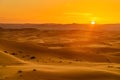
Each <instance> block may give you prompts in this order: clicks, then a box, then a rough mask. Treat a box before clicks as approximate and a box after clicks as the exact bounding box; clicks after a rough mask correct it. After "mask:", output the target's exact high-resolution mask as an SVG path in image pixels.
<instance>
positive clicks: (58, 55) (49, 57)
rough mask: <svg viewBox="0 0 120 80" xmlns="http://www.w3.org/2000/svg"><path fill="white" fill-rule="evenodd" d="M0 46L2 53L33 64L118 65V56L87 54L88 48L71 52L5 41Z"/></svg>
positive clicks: (0, 41)
mask: <svg viewBox="0 0 120 80" xmlns="http://www.w3.org/2000/svg"><path fill="white" fill-rule="evenodd" d="M0 44H1V45H0V47H1V49H2V50H3V51H7V52H8V53H10V54H11V55H14V56H16V57H18V58H22V59H23V60H31V61H34V62H42V61H41V60H44V61H46V62H48V63H49V62H50V61H52V63H53V62H54V60H55V61H56V60H57V62H59V61H61V60H71V61H78V62H99V63H100V62H104V63H105V62H106V63H120V57H119V56H113V55H109V54H97V53H93V52H89V48H81V50H85V51H86V52H83V51H72V50H70V49H66V48H65V49H49V48H47V47H43V46H39V45H34V44H32V43H27V42H15V41H7V40H0ZM87 50H88V51H87ZM31 58H34V59H31ZM62 62H64V61H62Z"/></svg>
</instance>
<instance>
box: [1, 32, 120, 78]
mask: <svg viewBox="0 0 120 80" xmlns="http://www.w3.org/2000/svg"><path fill="white" fill-rule="evenodd" d="M20 32H21V33H20ZM20 32H19V30H18V32H16V30H13V32H10V31H9V30H8V31H7V30H6V32H3V33H2V32H1V34H2V35H0V36H1V38H0V80H120V56H119V52H120V49H119V44H117V43H116V44H117V45H116V44H115V45H112V46H111V45H110V44H109V45H108V42H107V40H108V39H106V38H104V39H105V40H106V43H104V42H100V41H97V40H95V41H96V42H95V41H94V40H93V41H92V42H90V41H81V39H80V42H78V41H77V42H71V41H72V40H71V41H70V42H69V40H68V42H69V43H65V42H67V41H64V39H63V40H62V41H63V43H62V41H61V43H59V40H58V41H56V40H54V38H52V40H51V39H49V36H48V34H49V35H50V36H52V37H53V35H55V33H57V31H55V32H49V31H47V32H46V34H43V33H44V31H42V32H40V33H42V35H40V33H39V34H37V32H34V30H32V31H30V32H29V30H27V31H26V30H24V31H20ZM26 32H27V34H26ZM33 32H34V33H33ZM64 33H67V32H63V34H64ZM16 34H19V36H18V35H16ZM25 34H26V35H25ZM58 34H59V37H61V35H60V33H59V32H58ZM58 34H57V35H58ZM67 34H68V33H67ZM78 34H79V33H77V35H76V36H78ZM11 35H12V36H11ZM36 35H37V38H36ZM43 35H44V36H45V35H47V37H42V38H46V39H45V40H47V41H48V42H46V43H44V41H43V40H42V39H38V38H41V36H43ZM21 36H22V37H21ZM67 36H68V35H67ZM97 36H98V35H97ZM55 37H56V35H55ZM70 37H71V36H70ZM93 37H95V36H93ZM24 38H25V39H26V38H27V39H28V40H25V39H24ZM62 38H63V36H62ZM71 38H74V36H73V37H71ZM71 38H69V39H71ZM55 39H57V38H55ZM78 39H79V38H78ZM19 40H20V41H19ZM30 40H32V41H30ZM37 40H38V42H40V43H37ZM39 40H40V41H39ZM49 41H50V42H49ZM73 41H74V40H73ZM99 44H100V45H101V44H102V46H100V45H99ZM83 46H84V47H83Z"/></svg>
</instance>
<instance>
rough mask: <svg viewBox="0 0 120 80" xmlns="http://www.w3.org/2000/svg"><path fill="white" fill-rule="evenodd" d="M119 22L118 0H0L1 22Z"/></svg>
mask: <svg viewBox="0 0 120 80" xmlns="http://www.w3.org/2000/svg"><path fill="white" fill-rule="evenodd" d="M90 21H96V23H99V24H105V23H120V0H0V23H65V24H66V23H82V24H84V23H90Z"/></svg>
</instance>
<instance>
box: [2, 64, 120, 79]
mask: <svg viewBox="0 0 120 80" xmlns="http://www.w3.org/2000/svg"><path fill="white" fill-rule="evenodd" d="M84 65H86V64H85V63H84ZM88 65H89V64H88ZM102 66H103V65H102ZM102 66H101V67H102ZM99 67H100V66H99ZM105 68H106V67H105V66H104V69H100V68H98V67H95V65H94V66H90V65H89V66H88V67H86V66H80V65H79V66H75V65H63V66H60V65H58V66H55V65H35V66H30V65H26V66H25V65H24V66H11V67H6V68H4V69H1V71H2V70H3V71H7V70H8V72H7V73H4V75H3V76H2V78H3V80H24V79H25V80H119V79H120V74H119V72H116V71H115V70H117V69H115V68H113V69H114V70H110V69H108V70H105Z"/></svg>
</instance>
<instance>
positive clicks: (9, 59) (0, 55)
mask: <svg viewBox="0 0 120 80" xmlns="http://www.w3.org/2000/svg"><path fill="white" fill-rule="evenodd" d="M22 63H24V61H22V60H20V59H18V58H16V57H14V56H12V55H10V54H6V53H4V52H1V51H0V65H15V64H16V65H18V64H22Z"/></svg>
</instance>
